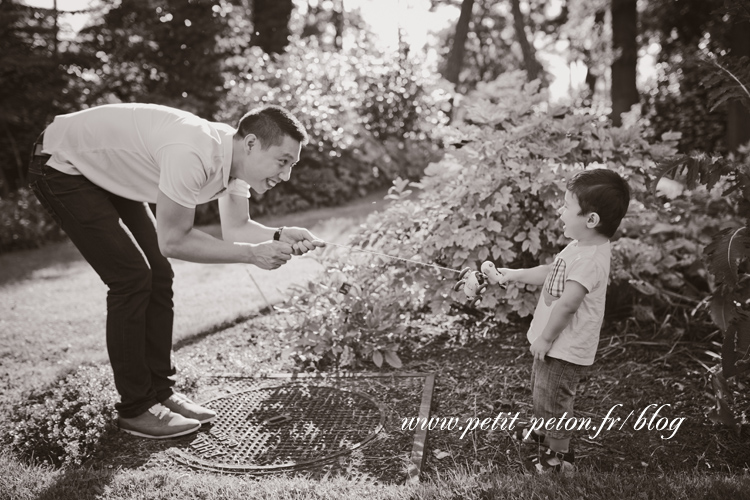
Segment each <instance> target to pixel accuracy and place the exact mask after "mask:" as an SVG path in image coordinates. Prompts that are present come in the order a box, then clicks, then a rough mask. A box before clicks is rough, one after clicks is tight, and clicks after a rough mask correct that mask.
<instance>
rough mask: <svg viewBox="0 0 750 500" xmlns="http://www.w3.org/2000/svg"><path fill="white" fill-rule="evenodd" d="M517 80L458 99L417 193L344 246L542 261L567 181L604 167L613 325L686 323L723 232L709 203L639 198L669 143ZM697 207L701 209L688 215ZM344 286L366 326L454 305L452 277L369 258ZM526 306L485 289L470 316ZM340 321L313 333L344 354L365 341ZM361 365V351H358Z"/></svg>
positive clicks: (516, 292)
mask: <svg viewBox="0 0 750 500" xmlns="http://www.w3.org/2000/svg"><path fill="white" fill-rule="evenodd" d="M524 80H525V76H524V75H523V74H521V73H509V74H505V75H503V76H501V77H500V78H499V79H498V80H496V81H495V82H492V83H491V84H486V85H480V86H479V88H478V90H477V92H475V93H473V94H472V95H471V96H470V97H469V98H468V100H467V104H466V113H465V121H464V122H461V123H455V124H453V125H451V126H450V127H446V128H445V129H444V130H443V135H444V137H445V139H446V143H447V144H448V145H452V146H448V148H447V150H446V155H445V157H444V158H443V159H442V160H440V161H439V162H437V163H433V164H431V165H430V166H429V167H428V168H427V169H426V171H425V176H424V177H423V179H422V180H420V181H419V182H418V183H416V184H415V186H416V187H418V188H419V192H418V194H417V195H416V196H412V197H409V196H407V195H406V194H407V191H408V190H407V189H406V188H407V185H408V182H407V181H399V182H397V183H396V185H394V187H393V188H392V194H393V196H395V197H397V198H402V199H400V200H399V201H398V202H397V203H394V204H393V205H392V206H390V207H389V208H388V209H387V210H385V211H384V212H383V213H380V214H377V215H375V216H372V217H371V218H370V219H369V220H368V224H367V225H366V227H365V228H364V229H363V230H362V231H361V232H360V233H359V234H358V235H357V236H356V238H355V240H354V241H353V243H354V244H355V245H358V246H362V247H364V248H367V249H370V250H373V251H378V252H382V253H385V254H388V255H394V256H399V257H402V258H409V259H418V260H419V261H421V262H423V263H428V264H429V263H435V264H437V265H439V266H442V267H447V268H451V269H456V270H459V269H462V268H463V267H467V266H468V267H471V268H473V269H478V268H479V265H480V264H481V263H482V261H484V260H492V261H494V262H495V263H496V264H497V265H498V266H504V267H514V268H516V267H532V266H535V265H538V264H540V263H546V262H548V261H550V260H551V258H552V257H553V256H554V254H556V253H557V252H558V251H559V250H560V249H561V248H562V246H563V245H564V244H565V243H566V240H565V238H564V237H563V236H562V231H561V228H560V225H559V223H558V221H557V217H558V216H557V208H558V207H559V205H560V203H561V200H562V197H563V193H564V185H565V181H566V179H567V178H569V177H570V176H571V175H572V174H574V173H575V172H576V171H578V170H580V169H582V168H594V167H603V168H611V169H615V170H617V171H618V172H619V173H621V174H622V175H623V176H624V177H625V178H626V179H627V180H628V182H629V184H630V186H631V190H632V193H633V196H634V202H633V203H632V205H631V210H630V211H629V214H628V216H627V218H626V220H625V222H624V224H623V226H622V228H621V229H622V230H621V233H620V234H619V238H617V239H616V241H614V243H613V253H614V256H613V269H612V273H611V280H612V286H611V290H612V293H617V294H618V295H619V297H618V298H617V300H610V303H611V304H616V305H617V308H619V309H620V310H619V311H616V313H617V314H618V315H619V318H621V319H622V318H632V321H641V322H643V323H644V324H649V323H651V324H653V323H654V320H655V318H656V317H662V318H663V317H665V316H667V314H670V313H671V314H672V315H673V316H677V317H682V312H683V311H687V312H688V313H690V312H692V310H693V309H694V308H695V305H696V304H697V303H698V302H699V301H700V300H701V299H702V297H703V296H704V295H705V294H706V293H708V284H707V277H706V273H705V270H704V269H703V268H702V266H701V263H700V262H699V257H698V253H697V250H699V249H700V248H701V247H702V246H703V245H705V244H707V243H708V241H709V238H710V235H711V234H713V233H714V232H716V231H718V230H719V229H721V228H722V227H724V226H726V225H731V224H733V223H732V221H731V219H727V217H726V214H727V212H728V210H727V209H728V205H727V202H726V200H724V199H722V198H721V197H720V195H719V193H717V192H706V191H703V192H697V193H691V192H688V191H685V192H683V193H681V194H679V195H676V196H675V198H674V199H673V200H671V201H670V202H669V203H664V200H663V199H660V198H659V197H657V196H655V195H653V194H651V192H650V191H649V189H648V187H649V185H648V182H649V179H650V178H651V177H653V176H654V174H655V172H656V169H657V164H658V163H659V162H662V161H665V160H667V159H669V158H671V157H672V155H674V154H675V153H676V143H677V140H678V139H679V135H677V134H671V135H670V134H666V135H665V136H664V137H663V138H662V140H661V141H658V142H653V143H649V142H648V141H646V140H645V139H644V135H645V134H644V129H643V127H644V124H643V122H641V121H638V120H636V119H635V117H629V118H628V120H626V123H625V124H624V125H623V126H622V127H620V128H612V127H610V126H609V125H608V122H607V121H606V120H604V119H602V118H600V117H599V116H597V115H596V114H594V113H591V112H589V111H588V110H586V109H571V108H561V107H550V106H549V105H548V104H547V100H546V94H545V92H540V90H539V88H538V85H537V84H525V83H524ZM699 200H703V201H702V202H701V203H703V209H700V210H696V209H695V207H694V203H695V202H696V201H699ZM343 271H344V270H342V272H343ZM344 275H345V276H346V280H347V281H349V282H351V283H355V284H356V285H357V286H358V287H359V288H360V289H361V294H362V295H363V296H366V297H367V300H368V302H370V303H371V304H370V306H369V307H370V308H371V309H372V312H371V313H369V314H370V315H371V316H374V317H378V318H381V317H382V318H388V317H397V316H398V315H405V317H408V316H413V315H415V314H419V313H420V312H425V311H428V310H429V311H431V312H432V313H433V314H438V315H443V314H446V313H448V312H450V310H451V306H453V305H455V303H456V301H457V300H459V301H460V300H461V298H460V292H453V290H452V287H453V285H454V283H455V280H456V275H455V274H452V273H450V272H449V271H445V270H438V269H436V268H434V267H433V268H431V267H427V266H420V265H416V264H413V263H406V262H403V261H393V260H390V259H387V260H381V259H376V261H373V259H369V260H365V261H364V262H363V263H360V264H359V265H357V266H356V267H350V268H347V269H346V272H344ZM328 287H329V288H328V292H324V291H323V290H318V291H317V293H318V294H321V295H324V294H325V293H329V294H334V293H336V289H337V288H336V287H335V286H330V285H328ZM383 290H387V291H388V292H387V293H383ZM295 300H297V299H295ZM299 300H306V299H299ZM316 300H318V301H320V300H323V299H321V298H318V299H316ZM331 300H333V299H331ZM337 300H338V299H337ZM536 300H537V290H536V289H535V287H529V286H526V285H517V284H512V285H510V286H509V287H508V289H507V290H502V289H500V288H498V287H491V288H490V289H489V290H488V291H487V292H486V293H485V294H484V295H483V300H482V304H481V308H482V309H484V311H485V312H488V313H491V314H493V315H494V317H495V318H496V319H497V320H498V321H502V322H508V321H512V320H518V319H519V318H524V317H528V316H529V315H530V314H531V313H532V312H533V309H534V307H535V304H536ZM352 310H353V309H352V307H351V305H350V306H347V307H344V308H335V307H334V308H332V309H331V310H330V311H329V312H328V315H327V316H325V317H321V319H320V320H319V322H318V324H317V325H316V328H315V329H313V330H315V331H320V332H323V331H325V332H329V331H330V332H332V335H333V338H332V339H329V340H327V342H328V345H330V346H335V345H339V346H341V345H344V344H346V343H347V342H348V340H347V339H348V338H349V337H352V336H354V335H357V334H360V333H362V332H365V331H366V329H364V328H362V326H361V325H367V320H366V319H365V320H364V321H361V322H356V321H354V322H353V321H351V318H352V316H350V312H349V311H352ZM610 312H611V311H610ZM704 312H705V311H704ZM704 316H705V314H704ZM347 318H348V319H347ZM347 321H348V322H347ZM382 323H383V324H387V321H383V322H382ZM626 323H627V322H626ZM341 324H345V325H346V326H345V327H344V328H341ZM334 326H335V327H334ZM674 326H675V327H676V326H678V325H677V324H675V325H674ZM682 327H683V328H684V327H685V323H682ZM337 328H338V329H339V330H337ZM386 331H388V333H390V334H391V336H390V337H389V341H390V342H391V344H392V345H396V344H398V343H399V337H402V339H401V340H403V336H402V333H403V332H400V331H396V330H395V329H393V328H390V329H389V328H386ZM671 331H674V330H671ZM683 333H684V331H683ZM378 335H381V334H378ZM365 344H367V343H365ZM365 344H363V345H365ZM304 349H307V350H309V349H308V348H304ZM331 349H332V350H331V352H330V354H332V355H338V353H337V352H336V351H335V350H333V347H331ZM373 353H374V350H373V349H371V348H363V349H361V350H360V351H359V352H357V354H360V355H363V356H366V355H369V354H373ZM334 357H336V356H334Z"/></svg>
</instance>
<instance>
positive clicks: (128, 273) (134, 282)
mask: <svg viewBox="0 0 750 500" xmlns="http://www.w3.org/2000/svg"><path fill="white" fill-rule="evenodd" d="M151 280H152V273H151V269H149V268H148V267H147V266H145V265H144V266H143V267H137V268H130V269H123V270H122V271H121V272H120V273H118V275H117V276H116V277H115V278H114V279H111V280H108V281H107V285H108V286H109V293H110V294H114V295H133V294H139V293H151V286H152V281H151Z"/></svg>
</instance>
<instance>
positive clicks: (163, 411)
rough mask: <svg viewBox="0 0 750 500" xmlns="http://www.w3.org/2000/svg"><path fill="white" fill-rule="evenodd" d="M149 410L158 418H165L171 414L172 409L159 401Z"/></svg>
mask: <svg viewBox="0 0 750 500" xmlns="http://www.w3.org/2000/svg"><path fill="white" fill-rule="evenodd" d="M148 412H149V413H151V414H152V415H154V416H156V418H157V419H159V420H163V419H164V417H166V416H167V415H169V413H170V410H169V408H167V407H166V406H164V405H162V404H159V403H157V404H155V405H154V406H152V407H151V408H149V409H148Z"/></svg>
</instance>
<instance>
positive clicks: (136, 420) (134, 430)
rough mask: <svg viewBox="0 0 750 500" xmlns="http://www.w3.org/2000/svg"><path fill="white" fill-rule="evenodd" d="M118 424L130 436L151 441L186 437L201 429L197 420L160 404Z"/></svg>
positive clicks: (123, 419) (119, 421) (121, 419)
mask: <svg viewBox="0 0 750 500" xmlns="http://www.w3.org/2000/svg"><path fill="white" fill-rule="evenodd" d="M117 423H118V425H119V426H120V429H121V430H123V431H125V432H127V433H129V434H133V435H135V436H140V437H145V438H151V439H167V438H171V437H177V436H184V435H185V434H190V433H191V432H195V431H197V430H198V429H200V427H201V423H200V422H198V421H197V420H195V419H193V418H185V417H183V416H182V415H179V414H177V413H174V412H172V411H170V410H169V408H167V407H165V406H164V405H160V404H158V403H157V404H155V405H154V406H152V407H151V408H149V409H148V410H146V411H145V412H143V413H141V414H140V415H138V416H137V417H133V418H123V417H119V418H118V420H117Z"/></svg>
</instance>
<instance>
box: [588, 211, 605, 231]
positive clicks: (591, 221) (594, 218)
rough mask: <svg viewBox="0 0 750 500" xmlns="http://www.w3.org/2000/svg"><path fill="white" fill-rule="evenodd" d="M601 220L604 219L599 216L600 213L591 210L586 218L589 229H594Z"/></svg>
mask: <svg viewBox="0 0 750 500" xmlns="http://www.w3.org/2000/svg"><path fill="white" fill-rule="evenodd" d="M601 221H602V219H601V218H600V217H599V214H598V213H596V212H591V213H590V214H589V216H588V217H587V218H586V227H587V228H589V229H594V228H595V227H596V226H598V225H599V223H600V222H601Z"/></svg>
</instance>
